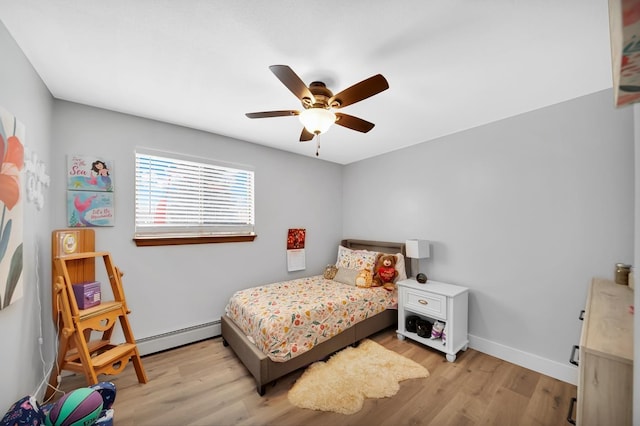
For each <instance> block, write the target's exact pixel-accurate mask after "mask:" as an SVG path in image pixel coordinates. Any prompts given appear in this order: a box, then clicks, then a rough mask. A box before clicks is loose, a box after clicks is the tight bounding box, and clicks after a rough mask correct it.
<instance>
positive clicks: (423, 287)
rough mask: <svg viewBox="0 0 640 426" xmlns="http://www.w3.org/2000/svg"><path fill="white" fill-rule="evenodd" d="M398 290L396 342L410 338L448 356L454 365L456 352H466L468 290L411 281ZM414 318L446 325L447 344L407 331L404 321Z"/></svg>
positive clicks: (450, 285)
mask: <svg viewBox="0 0 640 426" xmlns="http://www.w3.org/2000/svg"><path fill="white" fill-rule="evenodd" d="M397 286H398V330H397V331H396V333H397V335H398V339H400V340H404V339H405V338H409V339H412V340H415V341H416V342H419V343H422V344H423V345H426V346H429V347H431V348H434V349H437V350H439V351H442V352H444V353H446V354H447V361H450V362H454V361H455V360H456V354H457V353H458V351H459V350H463V351H465V350H467V347H468V345H469V337H468V332H467V323H468V306H469V289H467V288H466V287H461V286H457V285H453V284H446V283H441V282H437V281H431V280H429V281H427V282H426V283H425V284H420V283H418V282H417V281H416V280H414V279H408V280H402V281H399V282H398V283H397ZM409 315H417V316H419V317H421V318H423V319H426V320H428V321H430V322H434V321H435V320H438V321H441V322H444V323H445V332H446V341H445V342H443V341H442V339H429V338H424V337H420V336H418V334H417V333H413V332H410V331H407V329H406V318H407V316H409Z"/></svg>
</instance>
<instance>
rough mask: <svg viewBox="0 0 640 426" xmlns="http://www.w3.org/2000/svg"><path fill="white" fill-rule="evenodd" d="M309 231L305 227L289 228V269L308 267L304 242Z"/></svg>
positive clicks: (290, 270)
mask: <svg viewBox="0 0 640 426" xmlns="http://www.w3.org/2000/svg"><path fill="white" fill-rule="evenodd" d="M306 233H307V231H306V230H305V229H300V228H297V229H289V233H288V234H287V270H288V271H289V272H292V271H302V270H303V269H306V267H307V266H306V258H305V253H304V242H305V238H306Z"/></svg>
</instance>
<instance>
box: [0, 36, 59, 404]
mask: <svg viewBox="0 0 640 426" xmlns="http://www.w3.org/2000/svg"><path fill="white" fill-rule="evenodd" d="M0 52H2V63H3V67H2V78H1V79H0V106H2V107H3V108H5V109H6V110H7V111H9V112H10V113H11V114H13V115H15V116H16V118H17V119H18V120H19V121H21V122H22V124H24V125H25V128H26V137H25V140H24V141H22V142H23V143H24V145H25V148H27V149H29V151H31V152H32V153H34V154H35V155H37V158H38V159H39V160H40V161H42V162H44V163H45V169H46V171H47V172H50V164H51V162H50V161H49V152H50V146H51V137H50V134H51V110H52V105H53V98H52V97H51V94H50V93H49V91H48V90H47V89H46V87H45V86H44V84H43V83H42V81H41V80H40V78H39V77H38V75H37V74H36V73H35V72H34V70H33V68H32V66H31V64H30V63H29V62H28V61H27V59H26V58H25V56H24V54H23V53H22V51H21V50H20V49H19V48H18V46H17V45H16V44H15V42H14V40H13V38H12V37H11V36H10V35H9V34H8V33H7V30H6V29H5V27H4V25H1V24H0ZM32 158H33V157H32ZM23 177H24V173H23ZM23 182H24V180H23ZM21 196H22V197H23V203H24V204H23V206H24V215H25V221H24V230H23V244H24V246H23V247H24V269H23V285H24V297H23V298H22V299H20V300H19V301H17V302H15V303H13V304H11V305H10V306H9V307H8V308H6V309H4V310H1V311H0V347H1V348H2V362H1V363H0V416H3V415H4V412H5V411H6V409H7V408H9V405H10V404H11V403H12V402H14V401H15V400H16V399H18V398H19V397H21V396H23V395H26V394H35V393H36V392H37V391H38V389H39V386H40V385H41V382H42V380H43V378H44V377H45V376H46V369H47V368H48V367H49V366H50V362H51V360H52V359H53V345H54V332H53V325H52V321H51V308H50V306H51V296H50V278H49V277H50V276H51V269H50V257H51V249H50V245H51V242H50V237H49V235H50V234H49V231H50V229H51V225H50V212H51V201H50V198H51V197H50V195H49V191H48V190H47V189H46V188H45V191H44V196H45V206H44V208H43V209H42V210H38V209H37V207H36V205H35V204H32V203H30V202H27V201H26V197H25V193H22V194H21ZM40 336H42V338H43V345H42V347H41V346H40V345H39V343H38V339H39V337H40ZM40 349H42V356H43V358H44V359H45V362H44V363H43V362H42V361H41V358H40ZM43 371H45V372H43ZM42 391H44V388H42Z"/></svg>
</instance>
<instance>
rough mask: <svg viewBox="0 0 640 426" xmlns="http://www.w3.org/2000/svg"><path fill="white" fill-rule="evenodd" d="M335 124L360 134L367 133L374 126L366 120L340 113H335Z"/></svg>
mask: <svg viewBox="0 0 640 426" xmlns="http://www.w3.org/2000/svg"><path fill="white" fill-rule="evenodd" d="M336 124H338V125H340V126H342V127H346V128H348V129H351V130H356V131H358V132H362V133H367V132H368V131H369V130H371V129H373V127H374V126H375V124H373V123H369V122H368V121H367V120H363V119H362V118H358V117H354V116H353V115H348V114H342V113H340V112H336Z"/></svg>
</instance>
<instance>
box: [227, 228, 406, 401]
mask: <svg viewBox="0 0 640 426" xmlns="http://www.w3.org/2000/svg"><path fill="white" fill-rule="evenodd" d="M341 246H343V247H346V248H347V249H350V250H368V251H372V252H384V253H393V254H394V253H401V254H403V255H404V254H405V247H404V244H403V243H392V242H381V241H368V240H353V239H349V240H342V242H341ZM338 258H339V259H340V257H338ZM398 266H401V265H398ZM403 269H404V270H405V271H406V275H407V276H410V274H411V271H410V262H408V261H407V262H404V268H403ZM320 278H322V276H320ZM293 281H296V280H292V282H293ZM286 283H288V282H285V283H284V284H286ZM266 287H269V286H266ZM248 290H251V289H248ZM378 290H380V289H378ZM382 292H384V290H382ZM237 293H239V292H237ZM237 293H236V294H237ZM236 294H234V297H236ZM234 297H232V299H233V298H234ZM396 297H397V296H396ZM231 304H232V300H230V302H229V305H227V313H226V314H225V315H223V316H222V318H221V327H222V339H223V344H224V346H229V347H231V349H232V350H233V351H234V352H235V354H236V356H237V357H238V358H239V359H240V361H241V362H242V363H243V364H244V366H245V367H246V368H247V370H249V372H250V373H251V375H252V376H253V377H254V379H255V381H256V389H257V391H258V393H259V394H260V395H264V394H265V391H266V386H267V385H268V384H269V383H272V382H274V381H275V380H276V379H278V378H280V377H283V376H285V375H287V374H289V373H291V372H293V371H295V370H297V369H299V368H302V367H305V366H307V365H309V364H311V363H313V362H315V361H318V360H321V359H324V358H326V357H327V356H329V355H331V354H333V353H334V352H336V351H339V350H340V349H343V348H345V347H347V346H349V345H354V344H356V343H357V342H358V341H360V340H362V339H364V338H366V337H368V336H370V335H372V334H374V333H377V332H378V331H381V330H384V329H385V328H388V327H391V326H394V327H395V326H396V324H397V318H398V314H397V310H396V309H384V310H382V311H381V312H379V313H376V314H372V315H366V318H365V319H361V320H358V321H359V322H355V324H349V325H350V326H349V327H348V328H346V329H344V330H340V332H339V333H337V334H335V335H332V336H330V337H328V338H327V339H328V340H324V341H322V342H321V343H319V344H316V345H315V346H313V347H311V348H305V350H304V351H300V354H297V355H295V356H292V355H291V353H290V352H288V353H285V354H284V355H282V354H281V353H280V352H278V351H273V350H271V351H266V352H267V353H265V351H263V350H262V349H260V348H259V346H262V347H263V348H264V347H267V346H269V344H270V343H269V344H268V343H265V342H260V344H259V343H258V342H256V339H255V338H253V337H252V336H251V335H247V331H246V325H247V324H244V323H241V322H240V321H238V320H237V319H236V321H237V322H238V323H240V324H242V326H243V327H245V328H244V331H243V329H242V328H241V327H240V326H239V325H238V324H237V323H236V322H234V320H233V319H232V318H231V317H230V313H231V314H232V315H233V312H232V311H233V310H232V309H230V308H229V306H231ZM351 319H353V318H351ZM252 321H260V319H259V318H253V319H251V320H250V321H248V322H252ZM263 334H265V333H264V332H263ZM266 334H269V333H266ZM256 337H259V336H256ZM275 352H278V353H275ZM285 352H286V351H285Z"/></svg>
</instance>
